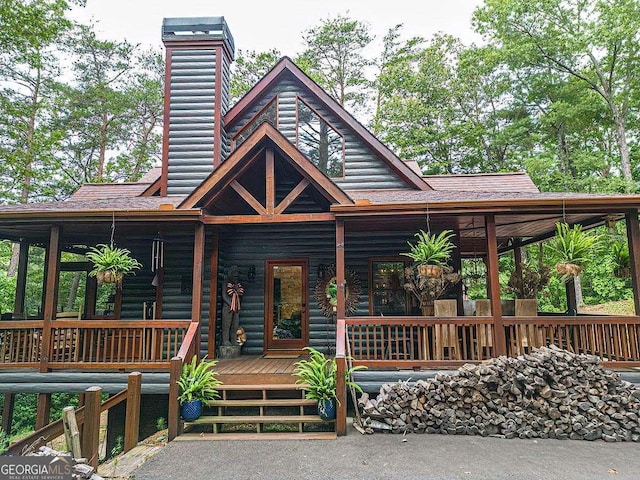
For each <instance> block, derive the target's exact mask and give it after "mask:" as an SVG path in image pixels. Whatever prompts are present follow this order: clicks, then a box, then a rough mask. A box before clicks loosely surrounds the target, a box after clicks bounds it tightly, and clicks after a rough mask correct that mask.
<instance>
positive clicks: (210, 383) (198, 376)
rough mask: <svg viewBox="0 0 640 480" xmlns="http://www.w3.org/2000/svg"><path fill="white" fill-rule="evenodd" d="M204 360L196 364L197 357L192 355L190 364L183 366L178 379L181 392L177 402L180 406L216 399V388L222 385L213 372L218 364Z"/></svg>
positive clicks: (216, 374)
mask: <svg viewBox="0 0 640 480" xmlns="http://www.w3.org/2000/svg"><path fill="white" fill-rule="evenodd" d="M206 358H207V357H205V358H203V359H202V361H201V362H200V363H198V356H197V355H194V356H193V358H192V359H191V362H189V363H185V364H184V365H183V367H182V374H181V375H180V378H179V379H178V385H179V386H180V392H181V393H180V396H179V397H178V400H179V401H180V403H181V404H182V403H184V402H191V401H192V400H200V401H202V402H206V401H207V400H213V399H214V398H217V397H218V390H217V389H216V388H217V387H218V386H220V385H222V382H221V381H220V380H218V373H217V372H216V371H215V370H214V367H215V366H216V364H217V363H218V362H216V361H215V360H209V361H207V359H206Z"/></svg>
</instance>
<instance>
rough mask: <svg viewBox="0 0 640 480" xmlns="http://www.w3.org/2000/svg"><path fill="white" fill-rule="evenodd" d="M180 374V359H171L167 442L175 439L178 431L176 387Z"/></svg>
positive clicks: (178, 409)
mask: <svg viewBox="0 0 640 480" xmlns="http://www.w3.org/2000/svg"><path fill="white" fill-rule="evenodd" d="M181 374H182V359H181V358H180V357H173V358H172V359H171V363H170V365H169V414H168V419H167V428H168V436H169V441H171V440H173V439H174V438H176V437H177V436H178V432H179V430H180V404H179V403H178V396H179V395H180V388H179V387H178V379H179V378H180V375H181Z"/></svg>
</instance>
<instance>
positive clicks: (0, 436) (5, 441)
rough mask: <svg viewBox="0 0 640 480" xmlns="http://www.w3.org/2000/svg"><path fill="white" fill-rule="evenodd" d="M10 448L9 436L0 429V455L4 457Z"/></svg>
mask: <svg viewBox="0 0 640 480" xmlns="http://www.w3.org/2000/svg"><path fill="white" fill-rule="evenodd" d="M8 448H9V435H7V433H6V432H5V431H4V430H3V429H2V428H0V455H4V453H5V452H6V451H7V449H8Z"/></svg>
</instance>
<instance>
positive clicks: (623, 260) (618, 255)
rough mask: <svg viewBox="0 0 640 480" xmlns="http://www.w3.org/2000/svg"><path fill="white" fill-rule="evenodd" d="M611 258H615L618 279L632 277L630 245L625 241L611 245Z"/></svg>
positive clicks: (614, 271)
mask: <svg viewBox="0 0 640 480" xmlns="http://www.w3.org/2000/svg"><path fill="white" fill-rule="evenodd" d="M611 256H612V257H613V262H614V270H613V273H614V274H615V276H616V277H619V278H627V277H629V276H630V275H631V257H630V256H629V245H628V244H627V243H626V242H623V241H620V240H619V241H617V242H614V243H613V244H612V245H611Z"/></svg>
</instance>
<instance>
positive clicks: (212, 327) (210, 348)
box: [207, 230, 220, 359]
mask: <svg viewBox="0 0 640 480" xmlns="http://www.w3.org/2000/svg"><path fill="white" fill-rule="evenodd" d="M219 242H220V234H219V233H218V231H217V230H216V231H215V232H213V239H212V244H211V267H210V268H211V285H210V288H209V336H208V344H207V352H208V357H209V358H210V359H214V358H216V322H217V320H218V267H219V265H218V264H219V248H220V245H219Z"/></svg>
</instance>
